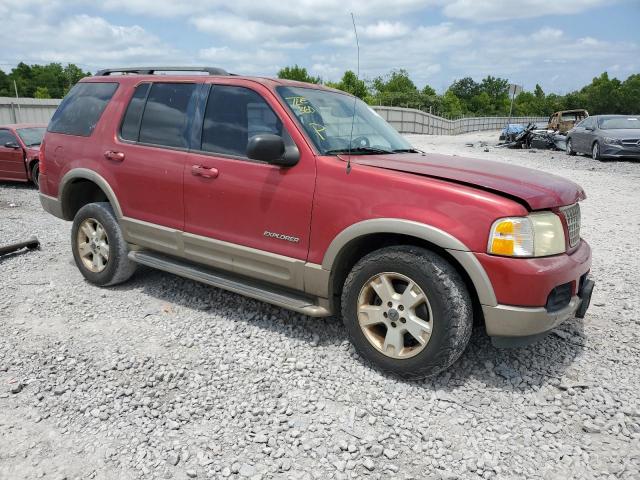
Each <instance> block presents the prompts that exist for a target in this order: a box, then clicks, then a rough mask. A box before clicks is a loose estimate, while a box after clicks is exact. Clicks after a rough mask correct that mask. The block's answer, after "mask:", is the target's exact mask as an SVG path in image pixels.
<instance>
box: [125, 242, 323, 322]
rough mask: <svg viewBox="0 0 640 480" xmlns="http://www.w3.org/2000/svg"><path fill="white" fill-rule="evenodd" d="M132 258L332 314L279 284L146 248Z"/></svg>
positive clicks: (292, 307)
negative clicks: (267, 283)
mask: <svg viewBox="0 0 640 480" xmlns="http://www.w3.org/2000/svg"><path fill="white" fill-rule="evenodd" d="M129 258H130V259H131V260H133V261H134V262H136V263H139V264H141V265H146V266H148V267H152V268H157V269H158V270H163V271H165V272H169V273H173V274H174V275H179V276H181V277H185V278H189V279H191V280H195V281H196V282H202V283H206V284H207V285H211V286H213V287H217V288H222V289H223V290H228V291H230V292H234V293H239V294H240V295H244V296H245V297H250V298H255V299H256V300H261V301H263V302H267V303H271V304H273V305H277V306H278V307H282V308H286V309H289V310H293V311H295V312H300V313H304V314H305V315H309V316H310V317H326V316H329V315H330V313H329V311H328V310H327V309H326V308H324V307H322V306H320V305H315V304H314V303H313V301H312V300H311V299H309V298H305V297H304V296H302V295H296V294H292V293H289V292H287V291H285V290H280V289H278V288H277V287H271V286H267V285H264V284H261V283H258V282H256V281H255V280H243V279H239V278H237V277H234V276H232V275H229V274H226V273H222V272H220V271H217V270H212V269H209V268H206V267H202V266H199V265H195V264H192V263H187V262H183V261H181V260H176V259H174V258H171V257H168V256H165V255H161V254H157V253H152V252H149V251H145V250H132V251H130V252H129Z"/></svg>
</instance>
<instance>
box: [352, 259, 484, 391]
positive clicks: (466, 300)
mask: <svg viewBox="0 0 640 480" xmlns="http://www.w3.org/2000/svg"><path fill="white" fill-rule="evenodd" d="M342 317H343V322H344V324H345V327H346V329H347V331H348V333H349V337H350V339H351V342H352V343H353V345H354V347H355V348H356V350H357V351H358V353H360V355H362V356H363V357H364V358H366V359H367V360H369V361H371V362H372V363H374V364H375V365H377V366H378V367H379V368H381V369H382V370H384V371H386V372H389V373H393V374H395V375H398V376H400V377H403V378H423V377H428V376H432V375H435V374H437V373H439V372H441V371H443V370H445V369H446V368H448V367H449V366H450V365H452V364H453V363H454V362H455V361H456V360H457V359H458V358H459V357H460V355H462V352H464V350H465V348H466V346H467V344H468V342H469V338H470V336H471V330H472V325H473V313H472V304H471V298H470V296H469V292H468V291H467V288H466V286H465V284H464V281H463V280H462V278H461V277H460V275H459V274H458V272H457V271H456V269H455V268H453V266H452V265H451V264H450V263H448V262H447V261H446V260H444V259H443V258H442V257H440V256H439V255H437V254H435V253H433V252H431V251H429V250H426V249H422V248H418V247H412V246H396V247H388V248H383V249H381V250H377V251H375V252H373V253H370V254H369V255H367V256H365V257H364V258H362V259H361V260H360V261H359V262H358V263H357V264H356V265H355V267H353V270H352V271H351V273H350V274H349V276H348V277H347V280H346V281H345V284H344V288H343V292H342Z"/></svg>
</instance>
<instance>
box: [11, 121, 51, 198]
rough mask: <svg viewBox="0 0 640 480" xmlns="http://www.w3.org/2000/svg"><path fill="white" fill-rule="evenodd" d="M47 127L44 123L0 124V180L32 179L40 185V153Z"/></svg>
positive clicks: (23, 180)
mask: <svg viewBox="0 0 640 480" xmlns="http://www.w3.org/2000/svg"><path fill="white" fill-rule="evenodd" d="M46 129H47V125H46V124H42V123H19V124H12V125H1V126H0V180H13V181H18V182H28V181H31V182H33V183H34V184H35V185H36V187H37V186H38V177H39V171H40V168H39V164H38V154H39V152H40V143H42V137H44V133H45V131H46Z"/></svg>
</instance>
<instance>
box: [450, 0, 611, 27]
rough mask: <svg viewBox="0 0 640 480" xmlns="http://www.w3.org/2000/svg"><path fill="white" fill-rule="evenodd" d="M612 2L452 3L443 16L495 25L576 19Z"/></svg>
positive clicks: (484, 0)
mask: <svg viewBox="0 0 640 480" xmlns="http://www.w3.org/2000/svg"><path fill="white" fill-rule="evenodd" d="M612 3H613V2H612V0H560V1H540V0H520V1H518V2H514V1H513V0H482V1H478V0H453V1H450V2H448V3H447V4H446V6H445V7H444V9H443V11H444V14H445V15H447V16H448V17H451V18H460V19H465V20H472V21H475V22H495V21H501V20H509V19H514V18H534V17H542V16H548V15H551V16H552V15H575V14H577V13H581V12H584V11H586V10H589V9H591V8H594V7H600V6H603V5H611V4H612Z"/></svg>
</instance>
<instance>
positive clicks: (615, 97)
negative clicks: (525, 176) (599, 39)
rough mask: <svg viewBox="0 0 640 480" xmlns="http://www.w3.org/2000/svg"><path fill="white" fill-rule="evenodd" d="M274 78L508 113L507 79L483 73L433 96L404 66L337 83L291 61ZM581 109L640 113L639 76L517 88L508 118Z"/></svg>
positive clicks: (400, 102)
mask: <svg viewBox="0 0 640 480" xmlns="http://www.w3.org/2000/svg"><path fill="white" fill-rule="evenodd" d="M278 77H279V78H287V79H291V80H298V81H302V82H309V83H323V84H324V85H327V86H329V87H333V88H337V89H339V90H343V91H346V92H349V93H351V94H353V95H356V96H358V97H359V98H361V99H363V100H364V101H366V102H367V103H369V104H370V105H387V106H400V107H408V108H417V109H420V110H425V111H430V112H432V113H434V114H437V115H441V116H446V117H449V118H456V117H461V116H502V115H508V114H509V109H510V107H511V98H510V97H509V81H508V80H506V79H504V78H499V77H493V76H491V75H488V76H487V77H485V78H483V79H482V80H481V81H480V82H477V81H475V80H474V79H473V78H471V77H464V78H461V79H459V80H455V81H454V82H453V83H452V84H451V85H450V86H449V87H448V88H447V90H446V91H445V92H444V93H443V94H441V95H439V94H437V93H436V91H435V89H434V88H432V87H431V86H430V85H425V86H424V87H422V88H421V89H420V88H418V87H417V85H416V84H415V83H414V82H413V80H411V78H410V76H409V73H408V72H407V71H406V70H402V69H401V70H393V71H391V72H389V73H388V74H387V75H384V76H379V77H376V78H374V79H373V80H362V79H359V78H357V76H356V74H355V73H354V72H352V71H350V70H347V71H346V72H345V73H344V75H343V76H342V79H341V80H340V81H338V82H323V81H322V79H321V78H320V77H314V76H311V75H309V73H308V72H307V70H306V68H304V67H300V66H298V65H294V66H291V67H285V68H283V69H281V70H280V71H279V72H278ZM574 108H586V109H587V110H588V111H589V113H590V114H592V115H597V114H607V113H610V114H640V74H634V75H631V76H629V77H628V78H627V79H626V80H624V81H620V80H618V79H617V78H609V74H608V73H607V72H604V73H602V74H601V75H599V76H598V77H595V78H594V79H593V81H592V82H591V83H590V84H588V85H585V86H584V87H582V88H581V89H579V90H576V91H573V92H570V93H567V94H566V95H559V94H555V93H549V94H547V93H545V92H544V91H543V90H542V87H540V85H537V84H536V86H535V88H534V90H533V91H532V92H528V91H523V92H520V93H519V94H518V95H517V96H516V98H515V99H514V102H513V115H514V116H548V115H551V114H552V113H553V112H557V111H559V110H571V109H574Z"/></svg>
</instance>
